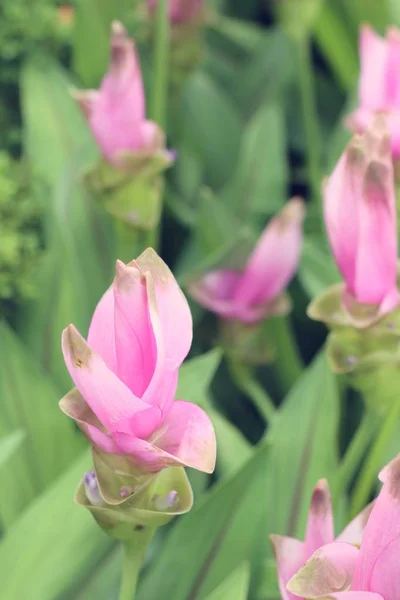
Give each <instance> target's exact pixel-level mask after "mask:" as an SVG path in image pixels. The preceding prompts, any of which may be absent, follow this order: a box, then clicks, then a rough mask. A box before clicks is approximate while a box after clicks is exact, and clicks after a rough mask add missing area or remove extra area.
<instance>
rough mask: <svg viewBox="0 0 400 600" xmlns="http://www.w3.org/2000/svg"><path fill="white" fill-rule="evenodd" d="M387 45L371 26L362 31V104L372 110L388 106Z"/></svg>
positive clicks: (366, 26)
mask: <svg viewBox="0 0 400 600" xmlns="http://www.w3.org/2000/svg"><path fill="white" fill-rule="evenodd" d="M387 56H388V48H387V43H386V41H385V40H383V39H382V38H381V37H380V36H378V35H377V34H376V33H375V32H374V31H373V29H372V28H371V27H370V26H369V25H363V26H362V27H361V30H360V58H361V76H360V90H359V94H360V103H361V106H362V108H368V109H370V110H379V109H384V108H385V105H386V64H387Z"/></svg>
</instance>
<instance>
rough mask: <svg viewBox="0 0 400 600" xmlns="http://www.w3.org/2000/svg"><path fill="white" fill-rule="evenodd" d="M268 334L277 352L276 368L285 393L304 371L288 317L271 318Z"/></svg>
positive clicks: (268, 324)
mask: <svg viewBox="0 0 400 600" xmlns="http://www.w3.org/2000/svg"><path fill="white" fill-rule="evenodd" d="M267 335H268V337H269V338H270V339H271V343H272V347H273V348H274V350H275V352H276V359H275V362H274V369H275V371H276V373H277V375H278V377H279V381H280V383H281V386H282V390H283V391H284V393H287V392H288V391H289V390H290V389H291V388H292V386H293V385H294V383H295V382H296V381H297V379H298V378H299V377H300V375H301V374H302V371H303V361H302V360H301V357H300V354H299V351H298V348H297V343H296V339H295V337H294V334H293V331H292V327H291V324H290V320H289V318H288V317H275V318H271V319H270V320H269V322H268V323H267Z"/></svg>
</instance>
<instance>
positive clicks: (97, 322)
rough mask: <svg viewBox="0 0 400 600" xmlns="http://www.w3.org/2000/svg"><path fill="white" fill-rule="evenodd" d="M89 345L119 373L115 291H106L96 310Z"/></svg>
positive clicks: (91, 325)
mask: <svg viewBox="0 0 400 600" xmlns="http://www.w3.org/2000/svg"><path fill="white" fill-rule="evenodd" d="M88 345H89V346H90V347H91V349H92V350H93V351H94V352H96V354H98V355H99V356H101V358H102V359H103V360H104V362H105V363H106V365H107V367H108V368H109V369H111V371H113V373H115V374H117V360H116V354H115V336H114V292H113V288H112V286H111V287H110V288H109V289H108V290H107V291H106V293H105V294H104V296H103V297H102V298H101V300H100V302H99V303H98V305H97V307H96V310H95V311H94V314H93V317H92V321H91V323H90V327H89V333H88Z"/></svg>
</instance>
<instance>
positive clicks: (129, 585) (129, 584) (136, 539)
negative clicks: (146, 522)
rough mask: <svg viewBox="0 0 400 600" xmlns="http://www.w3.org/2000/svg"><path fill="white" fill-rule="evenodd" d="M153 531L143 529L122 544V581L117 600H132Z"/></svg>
mask: <svg viewBox="0 0 400 600" xmlns="http://www.w3.org/2000/svg"><path fill="white" fill-rule="evenodd" d="M153 535H154V529H151V528H150V527H148V528H143V529H142V530H141V531H139V530H138V531H137V532H135V533H134V535H133V537H132V539H130V540H129V541H126V542H124V562H123V567H122V581H121V589H120V592H119V600H134V598H135V596H136V587H137V583H138V579H139V573H140V569H141V567H142V562H143V558H144V555H145V553H146V550H147V547H148V545H149V542H150V540H151V538H152V537H153Z"/></svg>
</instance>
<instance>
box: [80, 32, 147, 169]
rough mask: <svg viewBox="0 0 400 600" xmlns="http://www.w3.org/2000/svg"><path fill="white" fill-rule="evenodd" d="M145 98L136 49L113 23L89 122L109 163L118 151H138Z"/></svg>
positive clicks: (140, 144)
mask: <svg viewBox="0 0 400 600" xmlns="http://www.w3.org/2000/svg"><path fill="white" fill-rule="evenodd" d="M144 119H145V97H144V89H143V81H142V74H141V70H140V64H139V60H138V57H137V54H136V49H135V46H134V43H133V41H132V40H130V39H129V38H128V36H127V34H126V31H125V29H124V28H123V26H122V25H121V24H120V23H117V22H115V23H113V26H112V40H111V63H110V67H109V72H108V74H107V75H106V76H105V77H104V79H103V81H102V84H101V87H100V91H99V95H98V98H97V101H96V102H95V104H94V106H93V109H92V113H91V116H90V119H89V124H90V127H91V129H92V132H93V135H94V137H95V138H96V140H97V143H98V144H99V146H100V148H101V149H102V151H103V154H104V155H105V156H106V157H107V158H108V159H109V160H112V159H113V157H114V154H115V153H116V152H118V151H123V150H125V151H128V150H131V151H135V150H138V149H140V148H141V147H142V145H143V139H142V135H141V124H142V122H143V121H144Z"/></svg>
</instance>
